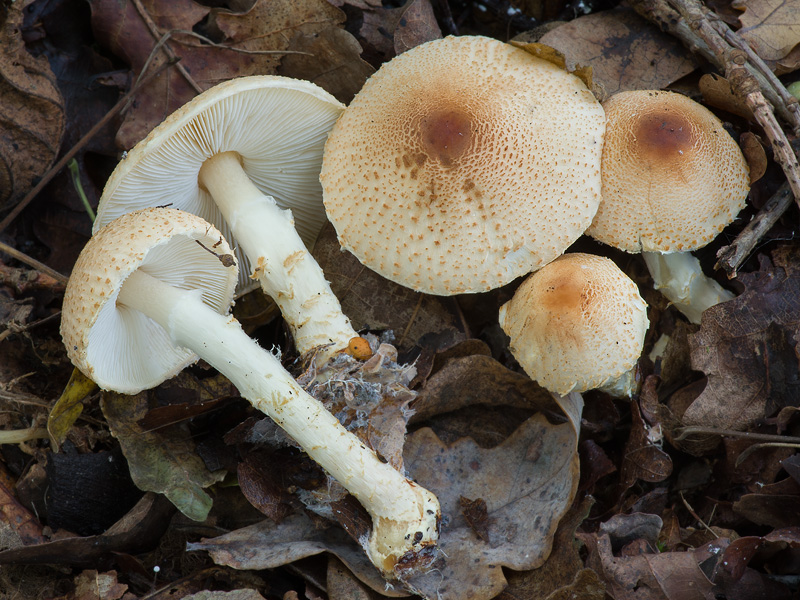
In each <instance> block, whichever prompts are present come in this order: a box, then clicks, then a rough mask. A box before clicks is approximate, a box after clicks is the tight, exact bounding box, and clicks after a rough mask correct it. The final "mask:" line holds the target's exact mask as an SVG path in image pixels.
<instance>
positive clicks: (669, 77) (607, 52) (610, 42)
mask: <svg viewBox="0 0 800 600" xmlns="http://www.w3.org/2000/svg"><path fill="white" fill-rule="evenodd" d="M539 41H540V42H541V43H543V44H547V45H549V46H552V47H554V48H556V49H558V50H560V51H561V52H563V53H564V54H565V55H566V57H567V58H568V60H569V61H571V62H573V63H578V64H581V65H584V66H590V67H592V80H593V82H594V83H595V84H599V85H600V86H602V88H603V90H604V91H605V93H606V94H608V95H611V94H614V93H617V92H621V91H624V90H637V89H638V90H641V89H644V90H652V89H655V90H660V89H662V88H664V87H666V86H667V85H669V84H670V83H672V82H674V81H676V80H678V79H680V78H681V77H683V76H684V75H687V74H688V73H691V72H692V71H693V70H694V69H695V65H694V63H693V61H692V60H691V57H690V56H691V55H690V54H689V53H688V52H687V51H686V50H684V48H683V46H681V45H680V43H679V42H678V41H677V40H676V39H675V38H673V37H671V36H670V35H668V34H666V33H664V32H661V31H659V30H658V29H657V28H656V27H655V26H653V25H652V24H650V23H648V22H647V21H645V20H644V19H643V18H642V17H640V16H639V15H637V14H636V13H635V12H634V11H633V10H632V9H629V8H618V9H614V10H604V11H600V12H597V13H593V14H590V15H584V16H581V17H578V18H577V19H574V20H572V21H569V22H568V23H565V24H563V25H561V26H559V27H557V28H555V29H554V30H552V31H550V32H548V33H546V34H545V35H543V36H542V37H541V39H540V40H539Z"/></svg>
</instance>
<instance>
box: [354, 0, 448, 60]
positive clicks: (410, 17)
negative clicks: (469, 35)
mask: <svg viewBox="0 0 800 600" xmlns="http://www.w3.org/2000/svg"><path fill="white" fill-rule="evenodd" d="M358 33H359V35H360V36H361V37H362V38H363V39H364V41H365V42H366V43H367V44H368V45H369V46H372V48H373V49H374V50H375V51H376V52H377V53H379V54H381V55H382V57H383V59H384V60H390V59H391V58H393V57H394V56H396V55H397V54H401V53H403V52H405V51H406V50H408V49H410V48H413V47H415V46H418V45H420V44H422V43H424V42H428V41H430V40H435V39H438V38H440V37H442V30H441V29H439V25H438V23H437V22H436V17H435V15H434V14H433V8H432V7H431V3H430V0H408V1H407V2H406V3H405V4H404V5H403V6H401V7H399V8H375V9H374V10H369V11H365V12H364V15H363V22H362V25H361V28H360V29H359V32H358Z"/></svg>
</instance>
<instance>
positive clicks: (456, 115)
mask: <svg viewBox="0 0 800 600" xmlns="http://www.w3.org/2000/svg"><path fill="white" fill-rule="evenodd" d="M420 139H421V140H422V147H423V149H424V151H425V152H426V153H427V154H428V156H430V157H431V158H433V159H435V160H438V161H439V162H441V163H442V164H443V165H444V166H447V167H449V166H452V165H453V163H455V162H456V161H458V159H459V158H460V157H461V156H463V155H464V153H465V152H466V150H467V148H469V146H470V142H471V140H472V119H471V118H470V116H469V115H468V114H467V113H465V112H463V111H461V110H458V109H447V110H440V111H436V112H433V113H431V114H429V115H427V116H425V117H423V118H422V119H421V121H420Z"/></svg>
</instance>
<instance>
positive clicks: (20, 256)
mask: <svg viewBox="0 0 800 600" xmlns="http://www.w3.org/2000/svg"><path fill="white" fill-rule="evenodd" d="M0 252H3V253H5V254H8V255H9V256H11V257H13V258H16V259H17V260H18V261H20V262H22V263H25V264H26V265H28V266H29V267H32V268H34V269H36V270H37V271H41V272H42V273H44V274H46V275H49V276H50V277H52V278H53V279H55V280H56V281H58V283H62V284H64V285H66V284H67V280H68V279H69V278H68V277H67V276H66V275H62V274H61V273H59V272H58V271H56V270H55V269H51V268H50V267H48V266H47V265H46V264H44V263H40V262H39V261H38V260H36V259H35V258H31V257H30V256H28V255H27V254H25V253H23V252H20V251H19V250H17V249H16V248H12V247H11V246H9V245H8V244H4V243H3V242H0Z"/></svg>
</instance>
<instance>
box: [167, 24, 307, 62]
mask: <svg viewBox="0 0 800 600" xmlns="http://www.w3.org/2000/svg"><path fill="white" fill-rule="evenodd" d="M175 33H181V34H183V35H188V36H191V37H195V38H197V39H199V40H201V41H203V42H204V43H203V44H190V43H189V42H186V41H183V40H179V39H177V38H175V42H176V43H178V44H181V45H183V46H188V47H189V48H205V47H206V46H212V47H214V48H219V49H220V50H230V51H231V52H239V53H241V54H303V55H305V56H314V54H313V53H312V52H302V51H300V50H246V49H245V48H238V47H236V46H226V45H225V44H218V43H217V42H215V41H214V40H210V39H208V38H207V37H206V36H204V35H200V34H199V33H195V32H194V31H189V30H188V29H172V30H170V31H169V32H167V34H166V35H168V36H170V35H173V34H175Z"/></svg>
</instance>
